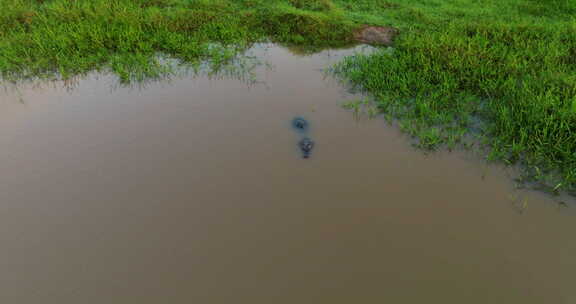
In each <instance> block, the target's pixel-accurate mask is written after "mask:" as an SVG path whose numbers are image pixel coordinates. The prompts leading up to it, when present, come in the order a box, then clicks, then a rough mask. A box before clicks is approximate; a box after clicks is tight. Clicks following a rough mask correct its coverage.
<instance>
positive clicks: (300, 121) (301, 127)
mask: <svg viewBox="0 0 576 304" xmlns="http://www.w3.org/2000/svg"><path fill="white" fill-rule="evenodd" d="M292 126H293V127H294V128H295V129H296V130H298V131H301V132H303V131H306V130H307V129H308V121H306V119H304V118H302V117H296V118H294V119H293V120H292Z"/></svg>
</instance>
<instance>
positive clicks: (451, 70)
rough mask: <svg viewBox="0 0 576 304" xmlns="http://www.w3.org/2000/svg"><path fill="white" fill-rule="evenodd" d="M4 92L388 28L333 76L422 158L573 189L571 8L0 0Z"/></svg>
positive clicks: (484, 0) (347, 39) (379, 1)
mask: <svg viewBox="0 0 576 304" xmlns="http://www.w3.org/2000/svg"><path fill="white" fill-rule="evenodd" d="M0 8H2V9H0V76H1V77H2V79H4V81H14V82H18V81H22V80H28V79H34V78H40V79H54V78H64V79H68V78H70V77H73V76H76V75H82V74H85V73H87V72H89V71H93V70H98V71H103V72H112V73H115V74H116V75H118V77H119V78H120V79H121V80H122V81H124V82H130V81H143V80H146V79H150V78H156V77H162V76H163V75H166V74H169V73H170V72H171V66H170V65H167V64H166V63H165V62H166V60H164V59H165V58H172V59H177V60H178V61H179V62H181V63H185V64H191V65H195V64H199V63H200V62H205V61H207V60H208V61H209V62H210V63H211V64H212V65H213V67H214V68H215V69H217V68H218V67H219V66H222V65H223V64H224V63H226V62H228V61H230V60H231V59H232V58H234V56H235V55H237V54H238V53H240V52H242V50H244V49H246V48H248V47H249V46H250V45H251V44H253V43H255V42H261V41H273V42H277V43H281V44H287V45H291V47H292V48H294V49H299V50H301V52H303V53H306V52H310V51H314V50H318V49H322V48H327V47H340V46H343V45H347V44H350V43H351V42H352V41H351V36H352V35H351V33H352V31H353V30H354V29H356V28H358V27H359V26H361V25H363V24H371V25H393V26H396V27H398V28H399V29H400V32H401V35H400V36H399V38H398V39H397V41H396V45H395V46H394V49H381V50H380V51H378V52H376V53H374V54H370V55H358V56H354V57H349V58H347V59H345V60H344V61H343V62H342V63H340V64H339V65H338V66H337V67H336V68H335V72H336V73H337V74H338V75H340V76H341V77H343V78H344V79H346V80H347V81H349V83H350V84H351V85H353V86H355V87H357V88H360V89H361V90H364V91H365V92H366V93H367V94H369V95H370V96H371V99H372V100H373V101H374V105H373V106H372V107H370V109H371V110H370V115H371V116H375V115H376V113H375V112H376V109H377V111H379V112H380V113H383V114H384V117H393V118H395V119H396V120H397V121H398V125H399V126H400V127H401V128H402V130H404V131H405V132H407V133H408V134H411V135H412V136H414V137H415V138H417V139H418V145H419V146H420V147H422V148H425V149H435V148H437V147H440V146H443V145H447V146H448V147H455V146H457V145H465V146H471V143H470V142H467V141H466V140H465V139H467V138H470V135H472V136H473V137H474V138H476V141H477V142H480V143H481V144H482V148H483V149H487V151H488V152H487V155H488V158H489V159H490V160H499V161H503V162H505V163H508V164H514V163H521V164H522V165H523V167H524V168H526V172H525V174H524V175H523V181H536V182H538V183H539V184H540V185H544V186H545V187H547V189H549V190H551V191H552V192H557V191H560V190H570V191H574V190H576V18H575V16H576V1H574V0H427V1H424V0H139V1H138V0H75V1H72V0H0Z"/></svg>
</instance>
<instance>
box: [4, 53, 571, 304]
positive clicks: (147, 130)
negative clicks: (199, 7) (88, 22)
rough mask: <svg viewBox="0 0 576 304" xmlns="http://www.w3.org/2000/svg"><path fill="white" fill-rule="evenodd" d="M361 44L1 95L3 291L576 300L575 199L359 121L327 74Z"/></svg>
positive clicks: (107, 296) (214, 298)
mask: <svg viewBox="0 0 576 304" xmlns="http://www.w3.org/2000/svg"><path fill="white" fill-rule="evenodd" d="M346 53H350V51H337V52H334V51H333V52H329V53H326V52H325V53H322V54H319V55H314V56H311V57H298V56H294V55H291V54H290V53H289V52H288V51H287V50H285V49H281V48H276V47H272V48H270V49H268V50H267V51H266V57H265V58H267V60H268V61H269V62H270V63H272V65H273V68H272V70H270V69H261V72H262V73H261V74H260V75H259V78H260V79H261V80H263V81H265V84H256V85H254V86H251V87H250V88H248V87H247V86H246V84H245V83H242V82H241V81H238V80H231V79H223V80H209V79H207V78H206V77H204V78H202V77H201V78H196V79H191V78H185V79H179V80H174V81H173V82H172V83H171V84H170V85H166V84H152V85H150V86H148V87H147V88H146V89H144V90H137V89H115V90H111V89H110V88H111V84H112V83H113V80H112V79H111V78H107V77H101V78H99V79H97V78H95V77H91V78H88V79H86V80H83V81H81V82H80V83H79V86H78V88H76V89H75V90H72V91H71V92H67V91H66V90H62V89H55V88H44V89H28V90H23V91H22V95H21V96H17V95H14V94H4V95H2V100H1V101H2V102H1V104H0V107H1V110H0V116H1V118H0V144H1V147H2V149H0V244H1V246H2V247H1V248H2V250H0V302H2V303H58V304H62V303H122V304H128V303H139V304H142V303H155V304H156V303H483V304H484V303H523V304H528V303H576V287H575V286H574V277H575V275H576V260H575V257H576V242H575V241H574V234H575V233H576V217H574V212H573V211H572V209H574V208H572V207H569V208H564V207H559V206H558V204H556V203H554V201H553V200H552V199H551V198H549V197H547V196H545V195H543V194H539V193H534V192H518V191H517V190H515V189H514V187H513V183H512V182H511V180H510V177H509V176H507V174H506V172H505V171H503V170H502V169H501V168H498V167H489V168H486V167H485V166H484V165H482V162H481V161H478V160H476V159H475V158H474V157H471V156H469V155H467V154H465V153H435V154H432V155H429V156H426V155H424V154H422V153H421V152H419V151H416V150H414V149H413V148H412V147H411V146H410V144H409V140H408V139H407V138H406V137H404V136H402V135H401V134H399V132H398V131H397V130H396V129H394V128H390V127H388V126H387V125H386V123H385V122H384V121H383V120H382V119H373V120H362V121H356V120H355V119H354V116H353V115H351V113H350V112H348V111H345V110H343V109H342V108H341V107H340V106H339V104H341V103H342V102H343V101H346V100H348V99H349V98H350V97H351V96H349V95H347V94H346V93H345V91H344V90H343V89H342V88H341V87H339V86H338V85H337V83H336V82H334V81H332V80H329V79H323V74H322V72H321V69H322V68H324V67H326V66H327V65H328V63H329V62H333V61H334V60H336V59H337V58H338V57H339V56H341V55H343V54H346ZM20 97H21V98H22V100H24V103H21V102H20ZM296 115H303V116H305V117H306V118H308V119H309V120H310V122H311V130H310V132H311V137H312V138H313V139H314V140H316V143H317V145H316V149H315V150H314V152H313V154H312V157H311V158H310V159H308V160H303V159H302V158H301V157H300V155H299V152H298V150H297V148H296V143H297V141H298V138H299V137H298V135H297V134H296V133H295V132H294V131H293V130H292V129H291V128H290V120H291V119H292V118H293V117H294V116H296ZM483 176H485V178H483ZM513 199H516V201H517V202H518V203H516V204H514V203H513V202H512V200H513ZM525 202H527V203H526V205H525V206H524V203H525ZM518 204H520V205H522V206H521V208H524V207H525V209H524V212H522V213H519V212H518Z"/></svg>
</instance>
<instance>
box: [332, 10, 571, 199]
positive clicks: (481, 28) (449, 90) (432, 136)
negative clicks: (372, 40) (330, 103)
mask: <svg viewBox="0 0 576 304" xmlns="http://www.w3.org/2000/svg"><path fill="white" fill-rule="evenodd" d="M342 2H343V3H346V1H342ZM370 2H371V1H364V4H363V2H362V1H360V2H359V3H358V4H356V6H357V7H358V9H357V11H358V13H357V14H358V18H359V19H361V18H364V15H365V14H370V13H369V12H370V11H371V10H373V9H375V7H374V6H373V5H370ZM410 2H413V3H414V5H413V6H412V5H408V4H407V3H410ZM474 2H475V1H465V0H461V1H437V4H438V5H437V6H436V7H434V6H433V5H432V4H431V3H432V2H430V3H428V4H422V5H418V4H417V3H418V2H416V1H402V2H401V1H390V2H389V3H390V4H391V6H392V7H394V5H393V4H396V5H397V6H396V7H408V6H410V10H408V11H404V13H400V12H396V13H393V12H392V13H389V17H390V20H395V18H397V17H398V16H403V15H405V14H406V13H407V12H413V13H409V14H411V15H412V16H413V17H412V18H411V19H404V20H403V21H400V20H396V21H397V23H398V24H404V26H405V27H404V31H403V34H402V36H401V37H400V39H399V40H398V41H397V45H396V48H395V49H394V50H393V52H391V50H383V51H380V52H379V53H376V54H371V55H358V56H355V57H350V58H347V59H346V60H344V61H343V62H342V63H340V64H339V65H338V66H337V67H336V69H335V71H336V72H337V73H338V74H340V75H342V76H343V77H344V78H345V79H346V80H348V81H350V82H351V83H352V85H354V86H356V87H359V88H361V89H363V90H365V91H366V92H367V93H369V94H370V95H372V96H373V97H374V99H375V103H376V104H377V106H378V107H379V108H380V109H381V111H383V112H385V113H389V114H392V115H394V117H395V118H397V119H399V121H400V127H401V128H402V129H403V130H404V131H406V132H407V133H409V134H411V135H413V136H414V137H416V138H418V139H419V145H420V146H421V147H423V148H427V149H434V148H436V147H438V146H441V145H443V144H447V145H448V146H454V145H455V144H457V143H459V142H462V141H463V140H464V139H465V138H466V137H467V136H468V135H470V134H472V135H474V136H475V137H476V138H477V139H479V140H480V142H481V143H483V147H484V148H487V149H488V158H489V159H491V160H500V161H504V162H505V163H508V164H515V163H521V164H523V168H525V170H526V172H525V173H524V175H523V178H522V179H523V181H524V182H526V181H529V182H532V181H534V182H537V183H538V184H539V186H544V187H545V189H547V190H549V191H550V192H558V191H560V190H562V189H564V190H571V191H573V190H574V189H575V186H576V19H575V18H574V16H576V14H574V13H576V2H569V1H537V2H536V1H499V2H496V1H478V2H477V4H476V5H474V4H473V3H474ZM479 3H481V4H479ZM363 5H366V6H363ZM350 7H351V8H353V7H354V6H353V5H351V6H350ZM416 12H418V13H416ZM383 13H384V11H383ZM455 17H456V18H455ZM411 22H413V23H411ZM392 23H394V22H392Z"/></svg>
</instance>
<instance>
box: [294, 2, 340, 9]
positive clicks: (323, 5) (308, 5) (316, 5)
mask: <svg viewBox="0 0 576 304" xmlns="http://www.w3.org/2000/svg"><path fill="white" fill-rule="evenodd" d="M290 3H291V4H292V5H293V6H294V7H296V8H299V9H305V10H311V11H330V10H333V9H334V3H332V1H331V0H290Z"/></svg>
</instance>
